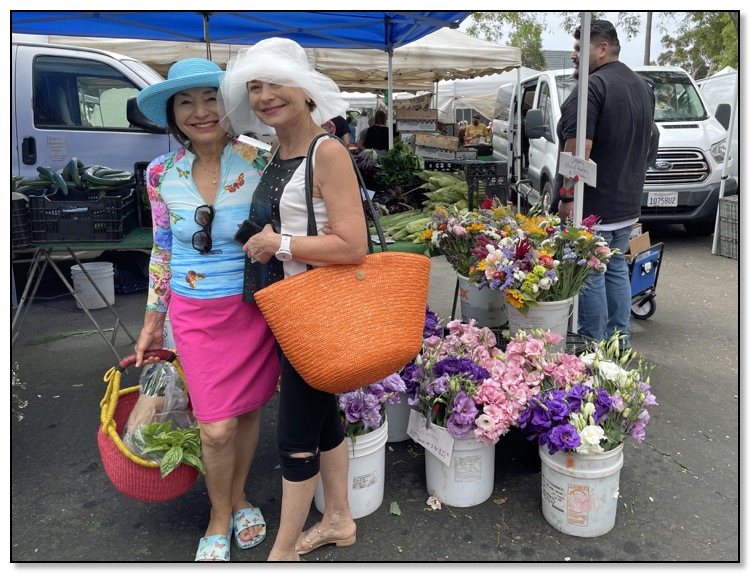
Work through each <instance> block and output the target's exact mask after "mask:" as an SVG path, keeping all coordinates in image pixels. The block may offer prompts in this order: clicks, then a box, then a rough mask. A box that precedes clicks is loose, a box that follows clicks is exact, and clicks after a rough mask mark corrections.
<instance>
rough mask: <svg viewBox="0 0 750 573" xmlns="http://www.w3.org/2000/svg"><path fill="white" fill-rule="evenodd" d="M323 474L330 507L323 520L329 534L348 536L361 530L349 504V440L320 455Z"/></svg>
mask: <svg viewBox="0 0 750 573" xmlns="http://www.w3.org/2000/svg"><path fill="white" fill-rule="evenodd" d="M320 476H321V478H322V479H323V491H324V492H325V500H326V507H325V511H324V513H323V519H322V520H321V524H322V526H321V528H320V529H321V531H322V532H323V535H324V536H325V537H328V538H331V539H344V538H347V537H351V536H352V535H354V533H355V532H356V531H357V525H356V524H355V523H354V519H353V518H352V511H351V508H350V507H349V483H348V480H349V448H348V447H347V445H346V440H344V441H343V442H341V443H340V444H339V445H338V446H336V447H335V448H334V449H332V450H330V451H328V452H322V453H321V455H320Z"/></svg>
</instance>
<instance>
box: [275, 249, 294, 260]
mask: <svg viewBox="0 0 750 573" xmlns="http://www.w3.org/2000/svg"><path fill="white" fill-rule="evenodd" d="M276 258H277V259H279V260H280V261H281V262H286V261H291V260H292V253H290V252H289V251H278V252H277V253H276Z"/></svg>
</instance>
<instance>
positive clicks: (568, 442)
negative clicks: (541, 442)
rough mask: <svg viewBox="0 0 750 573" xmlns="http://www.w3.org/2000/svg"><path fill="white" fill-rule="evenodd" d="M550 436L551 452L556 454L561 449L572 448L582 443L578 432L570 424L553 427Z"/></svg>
mask: <svg viewBox="0 0 750 573" xmlns="http://www.w3.org/2000/svg"><path fill="white" fill-rule="evenodd" d="M548 438H549V443H548V446H549V453H550V454H554V453H556V452H559V451H560V450H572V449H573V448H577V447H578V446H580V445H581V438H580V437H579V436H578V432H576V429H575V428H574V427H573V426H572V425H570V424H566V425H564V426H557V427H555V428H552V431H551V432H550V433H549V436H548Z"/></svg>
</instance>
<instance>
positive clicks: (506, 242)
mask: <svg viewBox="0 0 750 573" xmlns="http://www.w3.org/2000/svg"><path fill="white" fill-rule="evenodd" d="M515 217H516V221H517V226H515V227H510V228H509V230H510V231H511V232H506V233H501V237H500V239H499V240H495V239H493V238H492V237H491V236H490V235H489V234H487V233H485V234H484V235H483V236H482V237H480V238H479V240H478V241H477V245H476V247H474V248H473V249H472V251H471V252H472V254H473V255H474V256H475V257H476V258H477V269H478V270H479V271H480V272H481V273H482V274H481V275H480V277H479V278H478V279H477V281H476V282H477V284H478V285H479V286H480V287H481V286H484V285H488V286H489V288H491V289H493V290H497V291H503V292H504V293H505V299H506V301H507V302H508V303H509V304H511V305H513V306H514V307H515V308H517V309H518V310H519V311H520V312H521V313H522V314H526V313H528V310H529V307H530V306H534V305H536V304H537V303H538V302H545V301H561V300H565V299H568V298H571V297H572V296H575V295H576V294H577V293H578V292H579V291H580V289H581V288H582V287H583V283H584V282H585V281H586V279H587V278H588V277H589V276H590V275H591V274H593V273H603V272H605V271H606V270H607V262H608V261H609V259H610V257H611V256H612V254H613V253H612V251H611V250H610V248H609V247H608V246H607V244H606V241H605V240H604V239H603V238H602V237H600V236H598V235H596V234H595V232H594V230H593V226H594V225H595V224H596V221H597V219H596V217H595V216H591V217H587V218H586V219H585V220H584V221H582V222H581V226H580V227H575V226H572V225H565V224H563V223H562V221H561V220H560V218H559V217H558V216H556V215H535V216H529V217H526V216H524V215H520V214H517V215H515Z"/></svg>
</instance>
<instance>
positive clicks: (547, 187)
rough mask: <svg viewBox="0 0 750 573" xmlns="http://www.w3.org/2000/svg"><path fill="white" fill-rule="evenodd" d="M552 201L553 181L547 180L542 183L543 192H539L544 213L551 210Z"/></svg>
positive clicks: (540, 204)
mask: <svg viewBox="0 0 750 573" xmlns="http://www.w3.org/2000/svg"><path fill="white" fill-rule="evenodd" d="M551 203H552V183H551V182H549V181H547V180H545V181H544V185H542V192H541V193H540V194H539V206H540V207H541V208H542V212H543V213H549V212H550V206H551V205H550V204H551Z"/></svg>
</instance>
